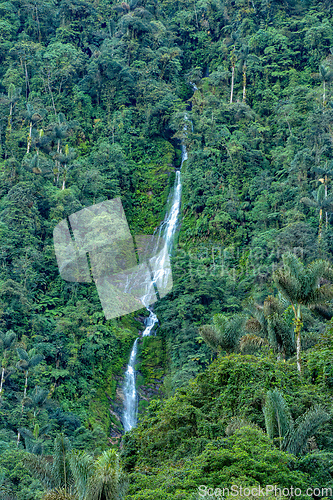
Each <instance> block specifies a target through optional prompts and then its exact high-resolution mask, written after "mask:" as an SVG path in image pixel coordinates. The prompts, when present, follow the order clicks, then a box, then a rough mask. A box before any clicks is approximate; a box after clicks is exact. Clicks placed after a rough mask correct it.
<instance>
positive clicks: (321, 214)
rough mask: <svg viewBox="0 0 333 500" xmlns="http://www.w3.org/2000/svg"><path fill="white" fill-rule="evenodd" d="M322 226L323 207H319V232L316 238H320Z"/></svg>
mask: <svg viewBox="0 0 333 500" xmlns="http://www.w3.org/2000/svg"><path fill="white" fill-rule="evenodd" d="M322 226H323V209H322V208H321V209H320V210H319V232H318V240H319V241H320V240H321V232H322Z"/></svg>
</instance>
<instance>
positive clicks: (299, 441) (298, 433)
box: [264, 389, 331, 456]
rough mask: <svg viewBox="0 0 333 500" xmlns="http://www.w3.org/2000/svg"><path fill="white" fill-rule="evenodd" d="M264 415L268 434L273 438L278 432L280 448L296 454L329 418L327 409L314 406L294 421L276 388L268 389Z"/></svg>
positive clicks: (301, 450)
mask: <svg viewBox="0 0 333 500" xmlns="http://www.w3.org/2000/svg"><path fill="white" fill-rule="evenodd" d="M264 415H265V425H266V431H267V434H268V436H269V437H270V438H271V439H273V438H274V436H275V435H276V434H278V437H279V443H280V449H281V450H283V451H286V452H288V453H292V454H293V455H296V456H297V455H300V454H301V453H302V452H303V451H304V450H305V448H306V446H307V442H308V439H309V438H310V437H311V436H313V435H314V434H315V432H316V431H317V430H318V429H319V427H320V426H321V425H322V424H324V423H325V422H328V421H329V420H330V419H331V415H330V414H329V413H328V412H327V411H325V410H324V409H323V408H321V407H320V406H314V407H313V408H311V409H310V410H308V411H306V412H305V413H304V414H303V415H301V416H300V417H299V418H298V419H297V420H296V421H294V420H293V419H292V417H291V414H290V410H289V408H288V405H287V403H286V401H285V399H284V398H283V396H282V394H281V392H280V391H278V390H277V389H274V390H272V391H268V393H267V395H266V404H265V406H264Z"/></svg>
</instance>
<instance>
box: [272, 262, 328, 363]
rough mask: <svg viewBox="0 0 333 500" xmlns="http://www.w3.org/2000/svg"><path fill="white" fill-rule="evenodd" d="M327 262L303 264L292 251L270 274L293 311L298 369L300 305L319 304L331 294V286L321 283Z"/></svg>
mask: <svg viewBox="0 0 333 500" xmlns="http://www.w3.org/2000/svg"><path fill="white" fill-rule="evenodd" d="M332 276H333V271H332V269H331V268H330V264H329V262H326V261H324V260H315V261H313V262H311V264H309V265H307V266H306V267H305V266H304V265H303V263H302V262H301V261H300V259H298V258H297V257H296V256H295V255H294V254H292V253H287V254H285V255H283V267H282V268H280V269H277V270H276V271H275V273H274V274H273V279H274V282H275V284H276V286H277V288H278V290H279V292H280V293H281V294H282V296H283V297H284V298H285V299H286V300H288V301H289V302H290V303H291V306H292V309H293V312H294V324H295V328H294V332H295V337H296V355H297V369H298V371H299V372H301V329H302V311H301V308H302V307H312V306H315V305H322V304H324V303H325V301H326V300H327V299H330V298H332V297H333V287H332V286H331V285H329V284H324V285H321V283H320V281H321V278H328V279H330V278H332Z"/></svg>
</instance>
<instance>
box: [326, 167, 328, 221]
mask: <svg viewBox="0 0 333 500" xmlns="http://www.w3.org/2000/svg"><path fill="white" fill-rule="evenodd" d="M327 180H328V179H327V175H325V200H327ZM325 223H326V229H327V226H328V213H327V212H325Z"/></svg>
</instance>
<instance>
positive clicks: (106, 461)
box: [25, 434, 127, 500]
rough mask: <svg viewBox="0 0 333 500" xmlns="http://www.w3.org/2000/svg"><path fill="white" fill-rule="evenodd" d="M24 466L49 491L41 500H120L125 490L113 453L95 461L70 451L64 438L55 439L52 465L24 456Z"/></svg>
mask: <svg viewBox="0 0 333 500" xmlns="http://www.w3.org/2000/svg"><path fill="white" fill-rule="evenodd" d="M25 466H26V468H27V469H28V470H29V471H30V472H31V473H32V474H33V475H34V476H35V477H36V478H37V479H39V480H40V481H41V483H42V484H43V486H44V487H45V489H47V490H48V492H47V493H46V495H45V496H44V498H43V500H58V499H59V500H121V499H122V498H124V495H125V493H126V489H127V480H126V475H125V473H124V472H123V470H122V468H121V465H120V460H119V455H118V454H117V453H116V451H115V450H107V451H104V452H103V453H102V455H101V456H99V457H98V458H96V459H94V458H93V457H92V456H91V455H89V454H88V453H86V452H85V451H72V450H71V446H70V442H69V440H68V438H66V437H65V436H64V435H63V434H59V435H58V436H57V437H56V439H55V442H54V452H53V458H52V461H51V462H50V460H49V458H46V457H42V456H36V455H34V454H32V453H27V454H26V458H25Z"/></svg>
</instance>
